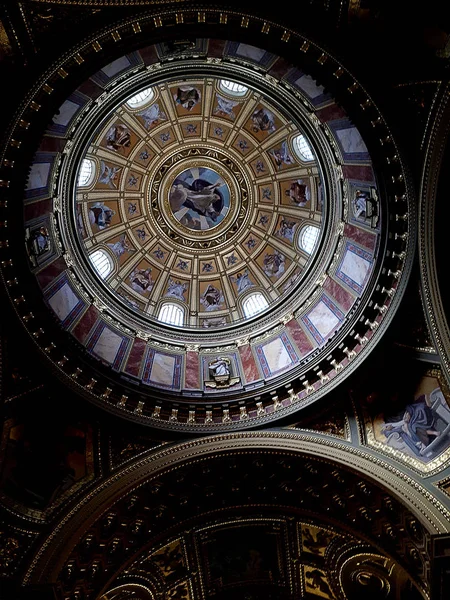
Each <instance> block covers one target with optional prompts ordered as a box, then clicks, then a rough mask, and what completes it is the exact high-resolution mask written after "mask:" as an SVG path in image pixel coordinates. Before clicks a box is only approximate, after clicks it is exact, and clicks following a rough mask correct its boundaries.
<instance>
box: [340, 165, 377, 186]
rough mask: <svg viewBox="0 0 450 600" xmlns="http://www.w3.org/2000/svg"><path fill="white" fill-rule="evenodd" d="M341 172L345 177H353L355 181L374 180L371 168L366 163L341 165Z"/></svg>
mask: <svg viewBox="0 0 450 600" xmlns="http://www.w3.org/2000/svg"><path fill="white" fill-rule="evenodd" d="M342 172H343V174H344V177H345V178H346V179H354V180H356V181H370V182H371V183H372V182H374V181H375V178H374V176H373V169H372V167H369V166H368V165H362V166H358V165H343V166H342Z"/></svg>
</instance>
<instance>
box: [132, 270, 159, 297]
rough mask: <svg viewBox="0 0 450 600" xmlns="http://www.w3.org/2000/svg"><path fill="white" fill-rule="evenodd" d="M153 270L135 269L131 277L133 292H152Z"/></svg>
mask: <svg viewBox="0 0 450 600" xmlns="http://www.w3.org/2000/svg"><path fill="white" fill-rule="evenodd" d="M151 273H152V270H151V269H150V268H148V269H135V270H134V271H133V272H132V273H131V275H130V283H131V287H132V288H133V290H136V292H140V293H143V292H150V291H151V290H152V288H153V284H154V282H153V279H152V275H151Z"/></svg>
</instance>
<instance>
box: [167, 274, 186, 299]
mask: <svg viewBox="0 0 450 600" xmlns="http://www.w3.org/2000/svg"><path fill="white" fill-rule="evenodd" d="M187 288H188V286H187V283H186V282H183V283H181V281H179V280H178V279H177V280H173V279H172V278H170V279H169V285H168V288H167V292H166V296H168V297H172V298H178V300H181V301H183V302H186V298H185V297H184V294H185V293H186V291H187Z"/></svg>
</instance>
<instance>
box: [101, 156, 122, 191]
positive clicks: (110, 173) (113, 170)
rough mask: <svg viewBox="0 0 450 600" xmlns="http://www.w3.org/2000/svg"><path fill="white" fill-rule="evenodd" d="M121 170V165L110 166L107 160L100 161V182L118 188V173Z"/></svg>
mask: <svg viewBox="0 0 450 600" xmlns="http://www.w3.org/2000/svg"><path fill="white" fill-rule="evenodd" d="M119 171H120V167H110V166H108V165H107V164H106V163H105V162H103V161H101V162H100V175H99V178H98V182H99V183H104V184H105V185H109V187H110V188H113V189H116V187H117V186H116V184H115V182H116V180H117V175H118V173H119Z"/></svg>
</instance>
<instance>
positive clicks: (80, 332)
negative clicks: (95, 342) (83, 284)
mask: <svg viewBox="0 0 450 600" xmlns="http://www.w3.org/2000/svg"><path fill="white" fill-rule="evenodd" d="M98 314H99V312H98V310H97V309H96V308H95V306H93V305H91V306H90V307H89V308H88V309H87V311H86V312H85V313H84V315H83V316H82V317H81V319H80V320H79V321H78V323H77V325H76V326H75V327H74V329H73V331H72V333H73V335H74V336H75V337H76V338H77V340H78V341H79V342H81V343H82V344H84V342H85V341H86V338H87V337H88V335H89V333H90V331H91V329H92V327H93V326H94V324H95V322H96V321H97V318H98Z"/></svg>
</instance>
